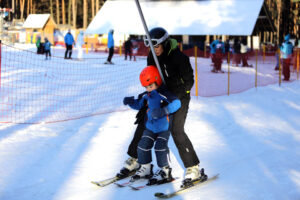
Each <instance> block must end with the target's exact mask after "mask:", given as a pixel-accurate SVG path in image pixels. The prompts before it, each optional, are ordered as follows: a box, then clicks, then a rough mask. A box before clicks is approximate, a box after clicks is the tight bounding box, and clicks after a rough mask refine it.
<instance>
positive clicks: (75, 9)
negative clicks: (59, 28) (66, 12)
mask: <svg viewBox="0 0 300 200" xmlns="http://www.w3.org/2000/svg"><path fill="white" fill-rule="evenodd" d="M72 14H73V28H76V17H77V1H76V0H72Z"/></svg>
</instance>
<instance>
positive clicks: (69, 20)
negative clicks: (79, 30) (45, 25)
mask: <svg viewBox="0 0 300 200" xmlns="http://www.w3.org/2000/svg"><path fill="white" fill-rule="evenodd" d="M71 6H72V0H69V3H68V24H69V25H71V24H72V23H71V8H72V7H71Z"/></svg>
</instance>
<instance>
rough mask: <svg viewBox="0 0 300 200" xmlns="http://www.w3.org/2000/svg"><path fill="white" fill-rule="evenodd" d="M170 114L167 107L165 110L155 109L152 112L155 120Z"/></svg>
mask: <svg viewBox="0 0 300 200" xmlns="http://www.w3.org/2000/svg"><path fill="white" fill-rule="evenodd" d="M168 114H169V110H168V108H166V107H163V108H154V109H153V110H152V113H151V116H152V118H153V119H159V118H162V117H163V116H165V115H168Z"/></svg>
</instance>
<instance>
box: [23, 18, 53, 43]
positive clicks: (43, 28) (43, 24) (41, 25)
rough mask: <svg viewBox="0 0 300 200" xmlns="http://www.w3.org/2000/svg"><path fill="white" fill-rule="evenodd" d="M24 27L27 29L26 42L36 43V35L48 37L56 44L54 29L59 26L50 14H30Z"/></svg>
mask: <svg viewBox="0 0 300 200" xmlns="http://www.w3.org/2000/svg"><path fill="white" fill-rule="evenodd" d="M23 27H24V28H25V29H26V36H27V37H26V42H28V43H35V40H36V37H37V36H38V35H39V36H41V38H42V40H43V39H44V38H45V37H47V38H48V40H49V41H50V42H51V43H52V44H54V29H55V28H56V27H57V25H56V23H55V22H54V20H53V18H52V17H51V15H50V14H30V15H29V16H28V17H27V18H26V20H25V22H24V25H23Z"/></svg>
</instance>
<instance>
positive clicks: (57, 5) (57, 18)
mask: <svg viewBox="0 0 300 200" xmlns="http://www.w3.org/2000/svg"><path fill="white" fill-rule="evenodd" d="M56 23H57V24H59V23H60V16H59V0H56Z"/></svg>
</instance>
